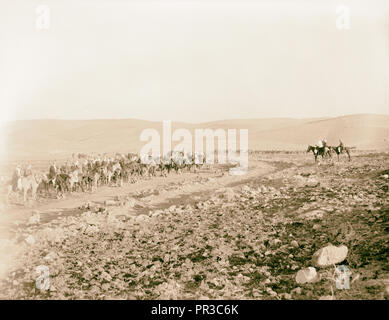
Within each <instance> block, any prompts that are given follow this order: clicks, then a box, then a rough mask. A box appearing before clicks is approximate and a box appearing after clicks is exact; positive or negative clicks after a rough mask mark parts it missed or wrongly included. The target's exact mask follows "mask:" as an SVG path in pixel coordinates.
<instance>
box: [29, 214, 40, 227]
mask: <svg viewBox="0 0 389 320" xmlns="http://www.w3.org/2000/svg"><path fill="white" fill-rule="evenodd" d="M39 221H40V214H39V212H37V211H35V212H34V213H33V214H32V215H31V217H30V218H29V219H28V224H29V225H31V224H37V223H39Z"/></svg>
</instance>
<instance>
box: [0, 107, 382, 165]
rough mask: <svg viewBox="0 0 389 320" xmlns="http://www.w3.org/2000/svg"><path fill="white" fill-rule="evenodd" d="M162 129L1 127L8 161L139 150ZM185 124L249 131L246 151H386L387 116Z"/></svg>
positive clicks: (104, 123)
mask: <svg viewBox="0 0 389 320" xmlns="http://www.w3.org/2000/svg"><path fill="white" fill-rule="evenodd" d="M146 128H154V129H157V130H158V131H160V132H161V131H162V122H152V121H144V120H136V119H123V120H113V119H106V120H23V121H14V122H10V123H7V124H6V125H5V126H4V128H3V130H4V131H3V134H5V137H6V141H5V150H6V157H7V158H8V159H52V158H62V157H67V156H69V155H71V154H72V153H79V152H80V153H91V152H95V153H103V152H109V153H111V152H139V150H140V149H141V147H142V146H143V145H144V144H145V142H142V141H140V139H139V136H140V133H141V132H142V130H143V129H146ZM177 128H186V129H189V130H191V132H193V130H194V129H195V128H210V129H217V128H222V129H241V128H245V129H248V130H249V149H256V150H305V148H306V146H307V145H308V144H314V143H316V142H317V141H318V139H320V138H323V137H325V138H327V141H328V143H329V144H332V145H337V144H338V141H339V138H340V139H342V141H343V142H344V144H345V145H347V146H355V147H357V148H358V149H377V150H384V149H385V150H389V116H387V115H368V114H358V115H348V116H342V117H335V118H318V119H291V118H273V119H241V120H239V119H237V120H222V121H214V122H207V123H199V124H189V123H180V122H173V130H174V129H177Z"/></svg>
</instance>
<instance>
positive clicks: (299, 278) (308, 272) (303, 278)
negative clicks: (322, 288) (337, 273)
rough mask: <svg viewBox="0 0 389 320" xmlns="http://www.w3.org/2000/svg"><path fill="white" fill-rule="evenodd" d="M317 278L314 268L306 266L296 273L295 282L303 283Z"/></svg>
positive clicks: (314, 280)
mask: <svg viewBox="0 0 389 320" xmlns="http://www.w3.org/2000/svg"><path fill="white" fill-rule="evenodd" d="M318 279H319V277H318V274H317V272H316V269H315V268H313V267H308V268H305V269H301V270H299V271H298V272H297V274H296V282H297V283H299V284H304V283H313V282H316V281H317V280H318Z"/></svg>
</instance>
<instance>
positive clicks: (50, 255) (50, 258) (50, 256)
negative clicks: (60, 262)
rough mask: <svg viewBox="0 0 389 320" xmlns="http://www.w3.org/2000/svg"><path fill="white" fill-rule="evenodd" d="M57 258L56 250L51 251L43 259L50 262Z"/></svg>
mask: <svg viewBox="0 0 389 320" xmlns="http://www.w3.org/2000/svg"><path fill="white" fill-rule="evenodd" d="M56 258H57V254H56V253H55V252H53V251H51V252H50V253H48V254H47V255H46V256H45V257H44V258H43V259H44V260H46V261H49V262H50V261H53V260H55V259H56Z"/></svg>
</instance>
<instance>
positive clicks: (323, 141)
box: [316, 138, 327, 149]
mask: <svg viewBox="0 0 389 320" xmlns="http://www.w3.org/2000/svg"><path fill="white" fill-rule="evenodd" d="M326 146H327V140H326V138H324V139H321V140H319V141H318V142H317V144H316V147H318V148H320V149H322V148H325V147H326Z"/></svg>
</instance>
